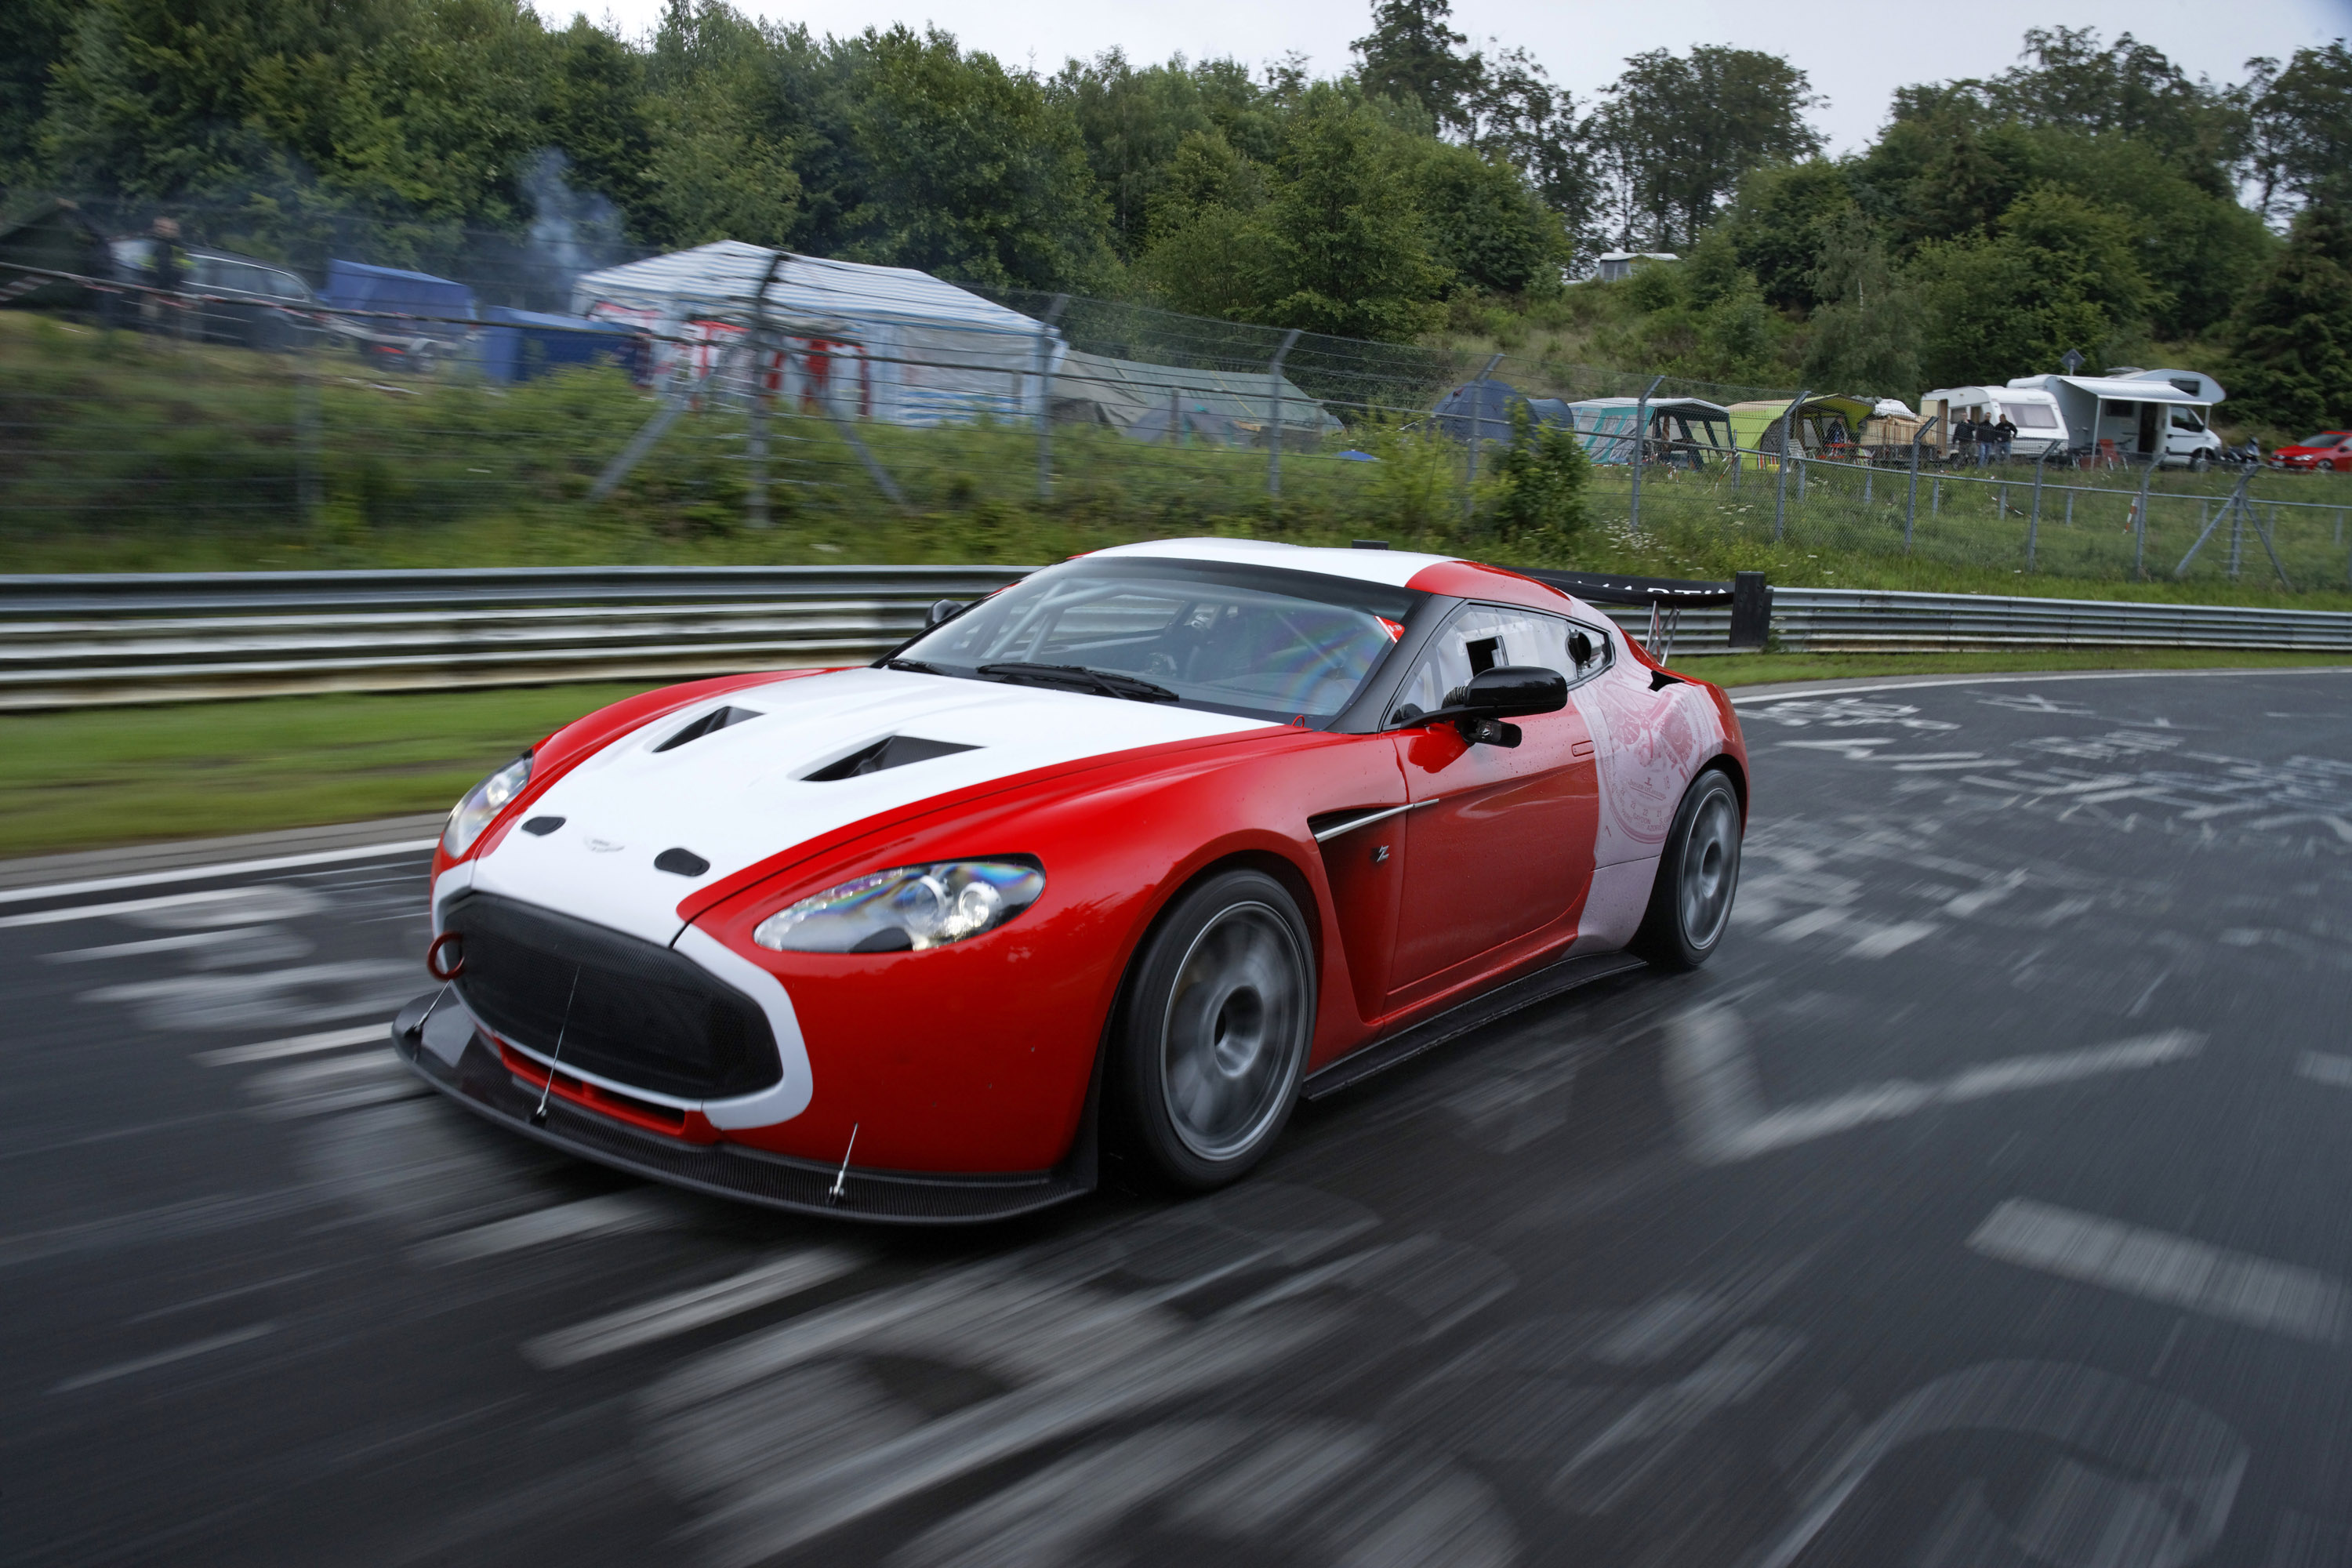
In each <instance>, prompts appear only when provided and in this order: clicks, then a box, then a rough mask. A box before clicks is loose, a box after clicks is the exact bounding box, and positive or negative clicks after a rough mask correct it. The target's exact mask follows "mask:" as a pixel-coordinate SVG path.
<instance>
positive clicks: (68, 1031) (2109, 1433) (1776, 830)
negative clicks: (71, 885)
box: [0, 672, 2352, 1568]
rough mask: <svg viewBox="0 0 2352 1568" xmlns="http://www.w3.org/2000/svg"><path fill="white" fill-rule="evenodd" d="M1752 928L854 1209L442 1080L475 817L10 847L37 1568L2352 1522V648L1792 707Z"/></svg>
mask: <svg viewBox="0 0 2352 1568" xmlns="http://www.w3.org/2000/svg"><path fill="white" fill-rule="evenodd" d="M1741 711H1742V714H1743V718H1744V721H1745V723H1746V725H1747V727H1748V738H1749V744H1750V747H1751V750H1752V752H1753V754H1754V758H1755V775H1756V776H1755V794H1756V808H1755V814H1754V820H1753V821H1752V823H1751V825H1750V829H1749V835H1748V847H1747V864H1746V872H1745V877H1744V880H1743V885H1742V888H1741V890H1740V894H1739V901H1738V909H1737V911H1736V914H1735V917H1734V919H1735V924H1734V928H1733V931H1732V934H1731V937H1730V938H1729V940H1728V942H1727V947H1726V949H1725V951H1724V952H1722V953H1721V955H1720V956H1719V958H1718V959H1717V963H1715V964H1714V965H1712V966H1711V967H1710V968H1708V969H1707V970H1706V971H1704V972H1702V973H1698V974H1696V975H1686V976H1671V975H1664V974H1659V973H1650V972H1643V973H1634V974H1632V975H1627V976H1623V977H1620V978H1617V979H1613V980H1610V981H1606V982H1602V983H1601V984H1598V985H1595V986H1593V987H1591V988H1588V989H1586V990H1583V991H1580V992H1577V993H1574V994H1570V995H1569V996H1567V997H1564V998H1561V999H1559V1000H1557V1001H1554V1002H1552V1003H1549V1004H1546V1005H1542V1006H1539V1007H1538V1008H1535V1009H1532V1010H1529V1011H1528V1012H1524V1013H1521V1014H1519V1015H1517V1016H1513V1017H1511V1018H1508V1019H1506V1020H1504V1021H1503V1022H1501V1023H1499V1024H1496V1025H1494V1026H1488V1027H1486V1028H1485V1029H1483V1030H1481V1031H1479V1032H1478V1033H1477V1034H1475V1036H1472V1037H1465V1038H1464V1039H1462V1040H1459V1041H1456V1042H1454V1044H1452V1045H1450V1046H1448V1047H1445V1048H1444V1049H1443V1050H1442V1051H1440V1052H1437V1053H1435V1054H1433V1055H1432V1056H1430V1057H1427V1058H1422V1059H1420V1060H1418V1061H1416V1062H1414V1063H1412V1064H1411V1065H1409V1066H1407V1067H1405V1068H1401V1069H1399V1070H1397V1071H1394V1072H1392V1073H1390V1074H1387V1075H1384V1076H1382V1077H1380V1078H1377V1079H1372V1080H1371V1081H1370V1082H1369V1083H1367V1084H1365V1085H1364V1086H1362V1087H1361V1088H1360V1089H1353V1090H1349V1091H1348V1092H1346V1093H1344V1094H1342V1095H1340V1096H1338V1097H1336V1098H1335V1099H1333V1100H1328V1101H1326V1102H1323V1103H1321V1104H1318V1105H1316V1106H1313V1107H1310V1108H1308V1109H1307V1110H1304V1111H1303V1112H1302V1113H1301V1115H1300V1117H1299V1119H1298V1121H1297V1122H1296V1123H1295V1124H1294V1125H1293V1128H1292V1130H1291V1131H1290V1133H1289V1134H1288V1136H1287V1138H1286V1141H1285V1142H1284V1144H1283V1145H1282V1147H1281V1149H1280V1150H1279V1152H1277V1153H1276V1156H1275V1157H1274V1159H1273V1160H1272V1161H1271V1163H1269V1164H1268V1165H1267V1166H1266V1167H1265V1169H1264V1170H1263V1171H1262V1173H1260V1174H1259V1175H1258V1176H1256V1177H1255V1178H1254V1179H1253V1180H1251V1181H1249V1182H1248V1183H1246V1184H1243V1185H1242V1186H1240V1187H1237V1188H1235V1189H1234V1190H1232V1191H1230V1192H1228V1193H1225V1194H1219V1195H1216V1196H1213V1197H1211V1198H1206V1199H1202V1200H1198V1201H1194V1202H1190V1203H1182V1204H1175V1203H1167V1202H1160V1201H1150V1200H1145V1199H1142V1198H1139V1197H1136V1196H1133V1195H1129V1194H1120V1193H1117V1192H1112V1193H1107V1194H1101V1195H1099V1196H1097V1197H1096V1198H1094V1199H1090V1200H1087V1201H1086V1202H1084V1203H1082V1204H1080V1205H1075V1206H1072V1207H1070V1208H1067V1209H1065V1210H1063V1211H1060V1212H1058V1213H1055V1214H1054V1215H1048V1216H1045V1217H1043V1218H1041V1219H1037V1220H1034V1221H1031V1222H1027V1223H1024V1224H1020V1225H1016V1226H1000V1227H995V1228H992V1229H989V1230H984V1231H976V1232H966V1233H955V1234H947V1235H908V1234H906V1233H900V1232H878V1231H861V1230H857V1229H855V1228H849V1227H845V1226H833V1225H825V1224H818V1223H811V1222H805V1221H802V1220H797V1219H793V1218H790V1217H783V1216H777V1215H766V1214H762V1213H759V1212H755V1211H748V1210H742V1209H737V1208H730V1207H729V1206H728V1205H723V1204H719V1203H716V1202H708V1201H703V1200H700V1199H697V1198H693V1197H689V1196H687V1195H684V1194H676V1193H672V1192H667V1191H664V1190H661V1189H657V1188H650V1187H646V1186H643V1185H640V1184H635V1183H632V1182H629V1181H626V1180H624V1179H622V1178H619V1177H616V1176H614V1175H612V1174H610V1173H604V1172H603V1171H600V1170H598V1169H596V1168H594V1167H591V1166H586V1165H583V1164H578V1163H572V1162H569V1161H567V1160H565V1159H562V1158H561V1157H556V1156H551V1155H548V1154H544V1153H542V1152H539V1151H537V1150H536V1149H534V1148H531V1147H530V1146H527V1145H525V1144H524V1143H522V1142H520V1141H518V1140H515V1139H512V1138H510V1137H509V1136H506V1135H503V1134H501V1133H499V1131H497V1130H496V1129H493V1128H490V1127H488V1126H485V1125H482V1124H480V1123H478V1122H477V1121H475V1119H474V1118H473V1117H471V1116H470V1115H468V1114H467V1113H466V1112H465V1111H463V1110H459V1109H457V1108H456V1107H453V1106H450V1105H447V1104H445V1103H443V1102H441V1101H439V1100H435V1099H431V1098H426V1097H425V1091H423V1090H422V1089H421V1088H420V1087H419V1086H417V1085H415V1084H414V1083H413V1081H412V1080H410V1079H408V1078H406V1077H405V1076H404V1073H403V1071H402V1070H401V1069H400V1068H398V1067H397V1066H396V1064H395V1063H394V1061H393V1059H392V1058H391V1055H390V1053H389V1050H388V1049H387V1047H385V1045H384V1042H383V1032H382V1031H383V1022H384V1020H385V1019H386V1017H387V1016H388V1015H389V1013H390V1011H391V1010H392V1008H393V1007H394V1006H395V1005H397V1004H398V1003H400V1002H402V1001H404V1000H406V999H407V998H408V997H409V996H410V995H412V994H415V993H416V992H417V991H419V990H421V989H423V988H424V986H423V985H422V984H420V983H419V976H418V972H417V967H416V958H415V955H416V954H417V953H418V952H420V951H421V949H422V946H423V942H424V932H425V926H424V917H423V909H422V892H423V889H422V877H421V873H422V868H423V866H422V859H423V858H422V857H421V856H420V855H417V854H415V853H407V854H400V855H389V856H377V857H373V858H369V857H355V858H348V859H341V860H332V861H329V862H326V863H321V864H314V865H311V866H307V867H301V868H286V869H281V870H278V871H274V872H266V873H242V874H237V875H233V876H226V877H213V878H197V879H176V880H166V881H162V882H157V883H154V884H152V885H149V886H144V887H139V888H129V889H110V890H97V891H85V892H80V893H69V894H61V895H58V894H53V895H47V896H40V897H31V898H27V897H23V896H21V895H19V894H16V893H10V894H6V895H0V897H5V899H6V900H7V901H5V902H0V960H5V975H6V976H7V978H6V981H5V987H6V988H5V1003H6V1008H5V1026H0V1050H5V1061H6V1063H7V1067H8V1069H9V1070H8V1072H7V1074H6V1077H5V1087H0V1192H5V1194H6V1199H7V1202H6V1206H5V1215H0V1301H5V1303H6V1306H7V1310H5V1312H0V1409H5V1411H6V1412H7V1413H8V1418H7V1420H6V1421H5V1424H0V1561H5V1562H7V1563H27V1564H30V1563H44V1564H47V1563H75V1564H82V1563H91V1564H95V1563H123V1562H139V1563H152V1562H160V1561H199V1560H203V1561H224V1562H237V1563H385V1564H393V1563H544V1562H572V1563H646V1562H677V1563H698V1564H706V1563H707V1564H737V1565H743V1568H749V1565H751V1564H758V1563H825V1564H830V1563H843V1564H848V1563H889V1564H892V1565H894V1568H932V1565H941V1568H944V1565H948V1564H981V1563H1005V1564H1011V1563H1022V1564H1033V1563H1034V1564H1088V1565H1092V1564H1129V1563H1132V1564H1146V1563H1187V1564H1189V1563H1204V1562H1215V1563H1244V1564H1257V1563H1265V1564H1276V1563H1280V1564H1332V1565H1338V1564H1341V1563H1360V1564H1397V1565H1404V1564H1421V1563H1467V1564H1505V1563H1528V1564H1542V1563H1562V1564H1566V1563H1577V1564H1612V1565H1615V1564H1623V1565H1627V1568H1632V1565H1647V1564H1670V1563H1671V1564H1685V1563H1725V1564H1739V1565H1745V1568H1763V1565H1770V1568H1784V1565H1792V1564H1801V1565H1812V1568H1820V1565H1827V1564H1854V1565H1863V1564H1869V1565H1874V1568H1875V1565H1904V1568H1990V1565H2003V1568H2008V1565H2019V1564H2028V1563H2047V1564H2061V1565H2065V1568H2094V1565H2101V1568H2105V1565H2114V1568H2135V1565H2142V1564H2146V1565H2158V1564H2161V1565H2166V1568H2173V1565H2183V1564H2189V1563H2204V1562H2210V1563H2245V1564H2253V1565H2258V1568H2322V1565H2330V1564H2340V1563H2352V1285H2347V1280H2352V1203H2347V1201H2346V1194H2347V1190H2352V1029H2347V1023H2346V1019H2347V1009H2346V1004H2347V997H2352V897H2347V894H2352V675H2347V674H2343V673H2336V672H2315V673H2284V672H2261V673H2246V674H2231V675H2211V676H2191V675H2181V674H2160V675H2153V676H2147V677H2138V678H2129V679H2058V678H2046V679H2006V680H1999V681H1981V680H1980V681H1973V682H1965V681H1964V682H1955V683H1952V684H1948V685H1934V686H1906V687H1903V688H1899V689H1865V690H1848V691H1844V692H1842V693H1831V694H1822V693H1818V692H1816V693H1808V694H1802V695H1798V696H1793V697H1787V698H1776V699H1750V700H1744V701H1743V702H1742V704H1741Z"/></svg>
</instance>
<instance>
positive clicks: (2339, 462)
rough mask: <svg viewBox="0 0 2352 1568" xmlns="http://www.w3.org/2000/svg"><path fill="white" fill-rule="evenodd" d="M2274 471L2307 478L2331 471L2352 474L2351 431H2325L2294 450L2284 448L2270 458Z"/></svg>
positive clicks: (2298, 442) (2297, 443)
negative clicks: (2289, 471)
mask: <svg viewBox="0 0 2352 1568" xmlns="http://www.w3.org/2000/svg"><path fill="white" fill-rule="evenodd" d="M2271 467H2272V468H2294V469H2296V470H2298V471H2299V472H2303V473H2308V474H2324V473H2326V472H2327V471H2329V470H2330V469H2333V470H2334V471H2336V473H2339V474H2352V430H2322V431H2321V432H2320V433H2319V434H2318V435H2316V436H2305V437H2304V438H2303V439H2302V440H2300V441H2297V442H2295V443H2294V445H2293V446H2291V447H2280V448H2279V449H2278V450H2277V451H2275V452H2273V453H2272V454H2271Z"/></svg>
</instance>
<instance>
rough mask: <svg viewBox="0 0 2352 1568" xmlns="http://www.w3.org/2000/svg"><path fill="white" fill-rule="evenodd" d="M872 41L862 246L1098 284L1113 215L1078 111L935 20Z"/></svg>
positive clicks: (1014, 276) (1040, 284)
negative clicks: (965, 45)
mask: <svg viewBox="0 0 2352 1568" xmlns="http://www.w3.org/2000/svg"><path fill="white" fill-rule="evenodd" d="M866 48H867V50H868V52H869V54H870V63H869V64H868V65H867V67H866V75H865V77H864V79H863V80H862V81H861V83H860V93H859V97H858V99H857V100H856V104H855V106H854V108H853V109H852V110H851V123H852V125H853V127H854V129H855V132H856V140H857V143H858V146H859V148H860V149H861V151H862V152H863V153H864V154H865V156H866V159H867V161H868V162H869V163H870V164H871V166H872V169H873V171H874V173H873V185H872V188H871V190H870V192H869V194H868V196H867V201H866V210H865V212H864V213H863V214H861V215H860V216H863V217H864V218H865V220H866V235H865V237H863V238H861V239H860V240H859V241H858V242H857V243H856V245H855V246H854V247H852V250H853V253H855V254H856V256H857V257H858V258H860V259H866V260H874V261H887V262H891V263H894V264H896V265H898V266H902V267H919V268H924V269H925V270H927V271H935V272H939V273H941V274H943V275H945V276H948V277H953V278H961V279H967V280H969V281H971V282H975V283H985V284H994V285H999V286H1003V285H1008V284H1017V285H1022V286H1025V287H1029V288H1035V289H1082V288H1087V287H1100V286H1101V285H1102V284H1103V283H1104V281H1105V280H1106V279H1107V278H1108V270H1109V266H1110V259H1111V257H1110V247H1109V232H1110V214H1109V209H1108V206H1107V205H1106V204H1105V203H1104V201H1103V198H1102V194H1101V191H1100V188H1099V187H1098V186H1097V184H1096V183H1095V179H1094V174H1093V171H1092V170H1091V169H1090V168H1088V166H1087V155H1086V148H1085V145H1084V142H1083V141H1082V139H1081V138H1080V136H1079V133H1078V127H1077V123H1076V120H1075V119H1074V118H1073V117H1072V116H1071V114H1070V113H1069V111H1068V110H1067V109H1066V108H1062V107H1057V106H1056V105H1055V104H1054V103H1052V102H1051V101H1049V100H1048V99H1047V97H1046V95H1045V89H1044V88H1043V87H1042V86H1041V85H1040V84H1039V83H1037V82H1036V81H1034V80H1033V79H1029V78H1027V77H1015V76H1013V75H1010V74H1008V73H1007V72H1006V71H1005V70H1004V68H1003V67H1002V66H1000V65H998V64H997V63H996V61H995V59H994V58H992V57H990V56H988V55H984V54H977V53H975V54H965V53H963V52H962V51H961V50H960V49H959V48H958V47H956V42H955V40H954V39H953V38H951V37H949V36H948V35H947V34H945V33H942V32H940V31H939V30H938V29H936V28H934V29H932V30H931V31H930V32H929V33H928V34H926V35H924V36H923V37H916V36H915V34H914V33H912V32H911V31H909V30H908V29H907V28H904V27H894V28H892V29H891V30H890V31H888V32H887V33H869V34H867V35H866Z"/></svg>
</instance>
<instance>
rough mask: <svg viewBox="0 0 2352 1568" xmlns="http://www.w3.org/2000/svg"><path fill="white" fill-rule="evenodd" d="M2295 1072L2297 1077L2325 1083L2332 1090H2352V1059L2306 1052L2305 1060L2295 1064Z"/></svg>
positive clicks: (2323, 1052)
mask: <svg viewBox="0 0 2352 1568" xmlns="http://www.w3.org/2000/svg"><path fill="white" fill-rule="evenodd" d="M2294 1070H2295V1074H2296V1076H2297V1077H2300V1078H2307V1079H2310V1080H2311V1081H2312V1082H2314V1083H2324V1084H2326V1085H2327V1086H2328V1087H2329V1088H2330V1089H2352V1057H2339V1056H2332V1055H2330V1054H2329V1053H2327V1052H2326V1051H2305V1052H2304V1053H2303V1059H2302V1060H2300V1061H2298V1062H2296V1063H2295V1064H2294Z"/></svg>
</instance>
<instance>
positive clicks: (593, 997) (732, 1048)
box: [442, 893, 783, 1100]
mask: <svg viewBox="0 0 2352 1568" xmlns="http://www.w3.org/2000/svg"><path fill="white" fill-rule="evenodd" d="M442 926H443V929H444V930H446V931H457V932H460V933H462V934H463V935H464V937H465V946H464V948H463V952H464V954H465V973H463V974H462V975H461V976H459V978H458V981H457V994H459V995H460V996H463V997H464V998H465V999H466V1005H467V1007H468V1008H470V1009H472V1010H473V1013H474V1016H476V1017H478V1018H479V1019H481V1020H482V1021H483V1022H484V1023H486V1024H488V1025H489V1026H490V1027H491V1028H493V1029H496V1030H498V1031H499V1033H500V1034H502V1035H504V1036H506V1037H508V1038H509V1039H510V1040H512V1041H514V1042H515V1043H516V1044H517V1045H520V1046H525V1047H529V1048H530V1049H532V1050H535V1051H537V1052H539V1053H540V1054H541V1055H542V1056H546V1055H551V1054H553V1053H554V1051H555V1047H556V1037H557V1034H558V1032H559V1031H561V1033H562V1039H563V1049H562V1065H564V1066H565V1067H572V1068H579V1069H581V1070H582V1071H583V1072H590V1073H594V1074H596V1075H598V1076H599V1077H603V1078H609V1079H613V1080H614V1081H615V1082H617V1083H624V1084H629V1085H633V1086H635V1087H636V1088H638V1089H652V1090H653V1091H655V1092H656V1093H657V1094H674V1095H677V1096H680V1097H681V1098H691V1099H708V1100H723V1099H726V1098H728V1097H730V1096H732V1095H739V1094H751V1093H754V1092H756V1091H758V1090H760V1089H766V1088H768V1087H770V1086H771V1085H772V1084H774V1083H775V1082H776V1081H777V1080H778V1079H781V1078H782V1076H783V1067H782V1063H781V1062H780V1061H779V1060H778V1058H777V1056H776V1037H775V1035H774V1034H773V1032H772V1031H771V1030H770V1029H769V1027H768V1018H767V1015H766V1014H764V1013H762V1012H761V1010H760V1007H759V1005H758V1004H757V1003H754V1002H753V1001H752V1000H751V998H750V997H748V996H746V995H744V994H742V993H741V992H740V991H738V990H736V989H735V988H734V987H732V986H730V985H728V984H725V983H723V982H722V981H720V980H719V978H718V977H717V976H715V975H713V974H712V973H710V972H709V970H706V969H704V968H703V967H702V966H701V965H700V964H698V963H694V962H693V961H692V960H691V959H688V958H686V957H683V956H681V955H680V954H678V953H676V952H671V951H670V950H669V949H668V948H666V947H656V946H655V945H654V944H653V943H652V942H643V941H640V940H638V939H637V938H635V937H633V936H624V935H622V934H621V933H620V932H618V931H608V930H606V929H605V928H604V927H603V926H598V925H591V924H590V923H589V922H587V921H579V920H573V919H572V918H571V917H570V916H568V915H559V914H556V913H554V912H553V911H551V910H542V909H538V908H536V907H534V906H532V905H530V904H524V903H518V902H517V901H515V900H511V899H501V898H499V897H497V896H495V895H493V894H488V893H468V894H465V895H462V896H460V897H458V898H457V899H455V900H451V901H450V903H449V904H448V906H447V907H446V909H444V910H443V911H442ZM575 986H576V989H575Z"/></svg>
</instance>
